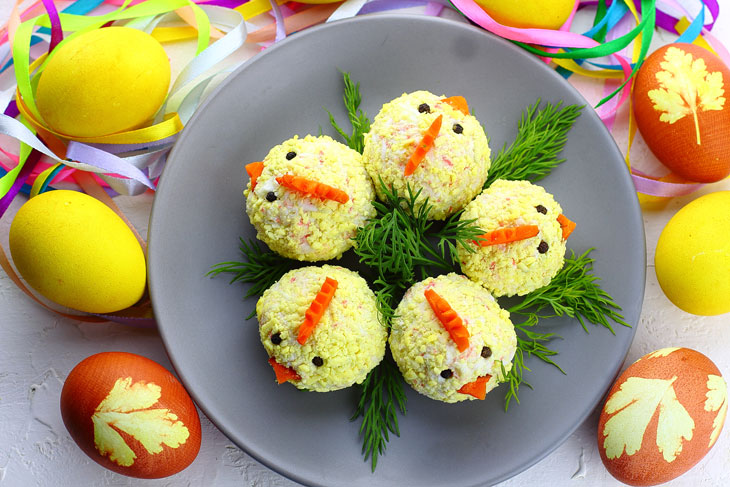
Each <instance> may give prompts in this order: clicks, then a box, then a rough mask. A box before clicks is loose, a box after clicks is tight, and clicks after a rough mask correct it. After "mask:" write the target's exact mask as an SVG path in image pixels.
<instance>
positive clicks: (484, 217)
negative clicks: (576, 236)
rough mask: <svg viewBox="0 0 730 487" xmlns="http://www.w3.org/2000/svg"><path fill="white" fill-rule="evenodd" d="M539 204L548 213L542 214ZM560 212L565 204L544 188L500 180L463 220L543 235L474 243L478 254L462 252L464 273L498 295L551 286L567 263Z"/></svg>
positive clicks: (486, 227)
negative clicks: (534, 229) (525, 227)
mask: <svg viewBox="0 0 730 487" xmlns="http://www.w3.org/2000/svg"><path fill="white" fill-rule="evenodd" d="M539 206H540V207H541V208H540V210H546V211H545V213H543V212H542V211H538V207H539ZM561 213H562V209H561V208H560V205H559V204H558V203H557V202H556V201H555V200H554V199H553V197H552V195H551V194H550V193H548V192H547V191H545V189H544V188H542V187H541V186H537V185H535V184H532V183H530V182H528V181H504V180H498V181H495V182H494V183H492V185H491V186H490V187H489V188H487V189H486V190H484V191H483V192H482V194H480V195H479V196H477V197H476V198H475V199H474V201H472V202H471V203H469V204H468V205H467V206H466V208H465V209H464V212H463V213H462V216H461V220H469V219H476V222H475V224H476V225H477V226H478V227H479V228H481V229H482V230H484V231H485V232H491V231H493V230H497V229H499V228H509V227H516V226H520V225H537V227H538V229H539V233H538V234H537V235H536V236H534V237H531V238H528V239H525V240H519V241H516V242H510V243H506V244H500V245H490V246H486V247H477V246H476V245H475V246H474V249H475V250H476V252H473V253H471V252H467V251H466V250H464V249H462V248H459V249H458V257H459V261H460V262H461V271H462V272H463V273H464V274H466V275H467V276H469V278H471V279H472V280H474V281H476V282H478V283H480V284H481V285H482V286H484V287H485V288H487V289H488V290H489V291H490V292H491V293H492V294H493V295H494V296H514V295H520V296H522V295H525V294H527V293H529V292H531V291H534V290H535V289H539V288H541V287H543V286H546V285H547V284H549V283H550V280H551V279H552V278H553V277H554V276H555V274H557V273H558V271H560V269H561V268H562V267H563V263H564V258H565V241H564V240H563V234H562V230H561V228H560V223H559V222H558V216H559V215H560V214H561ZM542 242H545V244H546V245H547V251H546V252H544V253H541V252H540V250H539V248H540V245H541V243H542ZM542 249H543V250H544V249H545V245H543V246H542Z"/></svg>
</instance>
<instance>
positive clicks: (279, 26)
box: [269, 0, 286, 42]
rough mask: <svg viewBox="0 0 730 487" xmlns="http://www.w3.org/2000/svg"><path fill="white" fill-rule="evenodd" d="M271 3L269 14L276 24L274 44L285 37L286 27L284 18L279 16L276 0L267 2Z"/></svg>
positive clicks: (279, 10) (279, 11)
mask: <svg viewBox="0 0 730 487" xmlns="http://www.w3.org/2000/svg"><path fill="white" fill-rule="evenodd" d="M269 3H271V12H272V13H273V14H274V21H275V22H276V38H275V39H274V42H279V41H280V40H282V39H284V38H285V37H286V26H285V25H284V16H283V15H282V14H281V9H280V8H279V4H278V3H276V0H269Z"/></svg>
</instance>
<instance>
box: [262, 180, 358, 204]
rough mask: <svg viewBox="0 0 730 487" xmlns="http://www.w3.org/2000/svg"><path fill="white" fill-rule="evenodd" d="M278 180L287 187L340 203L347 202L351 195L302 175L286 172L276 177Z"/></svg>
mask: <svg viewBox="0 0 730 487" xmlns="http://www.w3.org/2000/svg"><path fill="white" fill-rule="evenodd" d="M276 181H277V182H278V183H279V184H281V185H282V186H284V187H285V188H288V189H291V190H294V191H298V192H300V193H304V194H307V195H311V196H315V197H317V198H319V199H321V200H332V201H336V202H338V203H347V201H348V200H349V199H350V197H349V196H348V195H347V193H345V192H344V191H342V190H340V189H337V188H333V187H332V186H329V185H327V184H324V183H319V182H317V181H312V180H311V179H307V178H303V177H301V176H293V175H291V174H284V175H283V176H279V177H278V178H276Z"/></svg>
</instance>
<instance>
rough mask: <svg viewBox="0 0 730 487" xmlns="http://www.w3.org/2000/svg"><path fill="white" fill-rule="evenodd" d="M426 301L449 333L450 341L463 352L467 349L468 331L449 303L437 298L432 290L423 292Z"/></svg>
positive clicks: (439, 297)
mask: <svg viewBox="0 0 730 487" xmlns="http://www.w3.org/2000/svg"><path fill="white" fill-rule="evenodd" d="M423 295H424V296H426V301H428V304H430V305H431V309H432V310H433V312H434V313H436V317H437V318H438V319H439V321H440V322H441V324H442V325H443V327H444V328H445V329H446V331H448V332H449V335H450V336H451V339H452V340H453V341H454V343H455V344H456V348H458V349H459V351H460V352H463V351H464V350H466V349H467V348H468V347H469V330H467V329H466V327H465V326H464V322H463V321H461V318H460V317H459V315H458V314H456V311H454V310H453V309H452V308H451V306H450V305H449V303H448V302H447V301H446V300H445V299H444V298H442V297H441V296H439V295H438V294H437V293H436V291H434V290H433V289H426V290H425V291H424V292H423Z"/></svg>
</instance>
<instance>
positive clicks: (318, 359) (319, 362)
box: [312, 355, 324, 367]
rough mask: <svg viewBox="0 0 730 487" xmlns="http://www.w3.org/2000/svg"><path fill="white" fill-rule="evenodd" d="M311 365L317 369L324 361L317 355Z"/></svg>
mask: <svg viewBox="0 0 730 487" xmlns="http://www.w3.org/2000/svg"><path fill="white" fill-rule="evenodd" d="M312 363H313V364H314V365H316V366H317V367H322V366H323V365H324V360H322V357H320V356H319V355H317V356H316V357H314V358H313V359H312Z"/></svg>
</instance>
